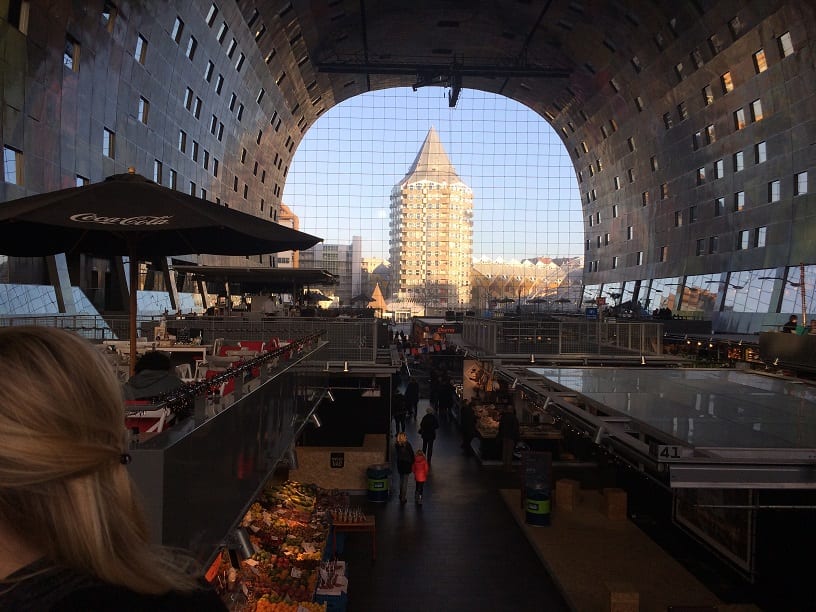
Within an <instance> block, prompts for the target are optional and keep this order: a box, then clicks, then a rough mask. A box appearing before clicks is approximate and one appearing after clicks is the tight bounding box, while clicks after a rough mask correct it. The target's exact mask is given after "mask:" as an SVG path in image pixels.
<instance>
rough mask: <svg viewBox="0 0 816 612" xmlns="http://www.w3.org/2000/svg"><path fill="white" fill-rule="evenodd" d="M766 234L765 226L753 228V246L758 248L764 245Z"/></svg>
mask: <svg viewBox="0 0 816 612" xmlns="http://www.w3.org/2000/svg"><path fill="white" fill-rule="evenodd" d="M767 234H768V228H767V227H758V228H756V229H755V230H754V248H757V249H760V248H762V247H764V246H765V238H766V236H767Z"/></svg>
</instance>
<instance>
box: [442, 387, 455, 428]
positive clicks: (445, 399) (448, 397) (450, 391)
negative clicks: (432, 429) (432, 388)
mask: <svg viewBox="0 0 816 612" xmlns="http://www.w3.org/2000/svg"><path fill="white" fill-rule="evenodd" d="M454 397H456V389H454V388H453V384H452V383H451V381H450V378H448V377H447V376H446V377H445V378H443V379H442V383H441V384H440V385H439V418H440V419H442V420H443V421H444V420H446V419H447V420H450V419H451V418H453V400H454Z"/></svg>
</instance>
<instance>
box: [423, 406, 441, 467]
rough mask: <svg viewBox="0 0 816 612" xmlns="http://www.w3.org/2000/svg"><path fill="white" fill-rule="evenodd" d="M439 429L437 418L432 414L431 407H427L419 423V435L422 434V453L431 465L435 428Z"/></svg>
mask: <svg viewBox="0 0 816 612" xmlns="http://www.w3.org/2000/svg"><path fill="white" fill-rule="evenodd" d="M437 429H439V420H438V419H437V418H436V415H435V414H434V411H433V408H430V407H429V408H428V409H427V410H426V411H425V416H424V417H422V421H420V423H419V435H421V436H422V453H423V454H424V455H425V459H426V460H427V461H428V465H431V456H432V455H433V446H434V440H436V430H437Z"/></svg>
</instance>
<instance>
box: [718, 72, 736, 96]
mask: <svg viewBox="0 0 816 612" xmlns="http://www.w3.org/2000/svg"><path fill="white" fill-rule="evenodd" d="M720 83H721V84H722V90H723V93H724V94H727V93H728V92H730V91H734V81H733V80H732V79H731V73H730V72H726V73H725V74H723V75H722V76H720Z"/></svg>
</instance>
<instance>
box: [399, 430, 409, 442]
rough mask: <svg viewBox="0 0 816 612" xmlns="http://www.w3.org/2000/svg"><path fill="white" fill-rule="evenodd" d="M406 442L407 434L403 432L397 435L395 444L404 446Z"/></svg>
mask: <svg viewBox="0 0 816 612" xmlns="http://www.w3.org/2000/svg"><path fill="white" fill-rule="evenodd" d="M406 442H408V434H406V433H405V432H404V431H401V432H399V433H398V434H397V444H405V443H406Z"/></svg>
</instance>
